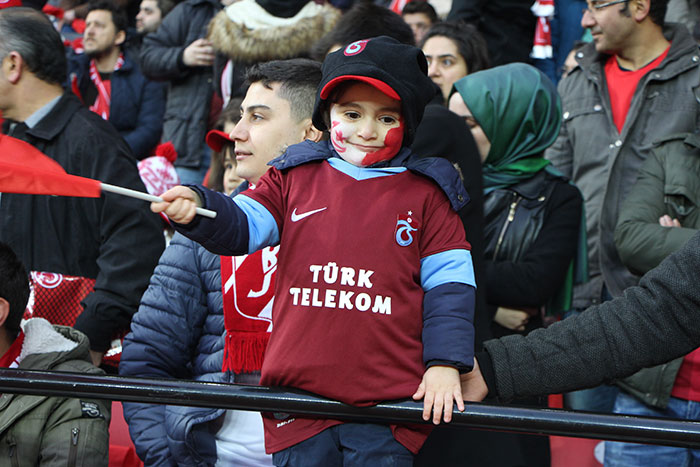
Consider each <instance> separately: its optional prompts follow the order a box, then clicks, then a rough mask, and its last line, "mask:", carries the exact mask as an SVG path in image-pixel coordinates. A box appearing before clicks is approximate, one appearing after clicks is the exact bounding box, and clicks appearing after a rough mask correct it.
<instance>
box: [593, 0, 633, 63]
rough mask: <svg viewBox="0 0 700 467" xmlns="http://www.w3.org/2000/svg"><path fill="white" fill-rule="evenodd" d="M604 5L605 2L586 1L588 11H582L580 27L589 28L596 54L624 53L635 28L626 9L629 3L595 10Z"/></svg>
mask: <svg viewBox="0 0 700 467" xmlns="http://www.w3.org/2000/svg"><path fill="white" fill-rule="evenodd" d="M605 3H607V0H602V1H598V0H588V10H584V13H583V17H582V18H581V26H582V27H584V28H590V30H591V34H592V36H593V42H594V43H595V48H596V50H597V51H598V52H601V53H606V54H620V53H621V52H622V53H624V51H625V49H626V47H627V45H628V39H629V37H630V36H631V34H632V33H633V32H634V29H635V27H636V26H637V23H636V21H635V20H634V18H632V17H631V13H630V11H629V9H628V8H629V3H630V2H626V3H621V4H615V5H610V6H604V7H603V8H600V9H597V8H595V6H596V5H603V4H605Z"/></svg>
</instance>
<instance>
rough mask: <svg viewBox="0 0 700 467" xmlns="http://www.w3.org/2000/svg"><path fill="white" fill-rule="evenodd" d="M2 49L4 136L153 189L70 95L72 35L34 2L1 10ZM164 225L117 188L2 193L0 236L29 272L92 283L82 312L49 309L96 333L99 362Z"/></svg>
mask: <svg viewBox="0 0 700 467" xmlns="http://www.w3.org/2000/svg"><path fill="white" fill-rule="evenodd" d="M0 56H1V57H3V58H2V69H1V70H0V110H1V111H2V113H3V117H5V118H6V120H5V124H4V126H3V133H7V134H9V135H10V136H14V137H17V138H19V139H22V140H23V141H26V142H28V143H30V144H32V145H33V146H35V147H37V148H38V149H39V150H41V151H42V152H43V153H44V154H46V155H47V156H49V157H50V158H52V159H53V160H55V161H56V162H58V163H59V164H60V165H61V166H62V167H63V168H64V169H66V171H67V172H68V173H71V174H73V175H79V176H83V177H88V178H93V179H96V180H100V181H103V182H105V183H110V184H114V185H120V186H124V187H127V188H131V189H134V190H138V191H145V187H144V185H143V182H141V180H140V178H139V175H138V172H137V169H136V164H135V163H134V159H133V157H132V155H131V151H130V149H129V147H128V145H127V144H126V143H125V142H124V140H123V139H122V138H121V137H120V136H119V134H118V133H117V132H116V130H115V129H114V128H113V127H112V125H110V124H109V123H107V122H105V121H104V120H103V119H101V118H100V117H98V116H97V115H95V114H94V113H93V112H90V111H89V110H88V109H87V108H86V107H83V105H81V103H80V101H79V100H78V99H77V98H76V97H75V96H74V95H73V94H72V93H70V92H64V89H63V87H62V86H61V83H63V82H64V81H65V79H66V68H67V67H66V57H65V53H64V48H63V42H62V40H61V37H60V35H59V34H58V32H57V31H56V29H55V28H54V27H53V25H52V24H51V22H50V21H49V20H48V19H47V18H46V16H44V15H43V14H42V13H40V12H37V11H35V10H31V9H28V8H6V9H4V10H0ZM160 222H161V221H160V220H159V219H158V217H157V216H153V215H152V213H150V212H149V211H148V208H147V206H146V205H144V203H143V202H142V201H138V200H133V199H130V198H126V197H124V196H117V195H111V194H105V195H102V196H101V197H100V198H77V197H56V196H43V195H24V194H11V193H3V194H2V199H1V200H0V240H1V241H4V242H6V243H8V244H9V245H10V246H11V247H12V248H13V249H14V250H15V252H16V253H17V255H18V256H19V257H20V259H21V260H22V262H23V263H24V265H25V266H26V267H27V268H28V269H30V270H31V271H39V272H48V273H55V274H63V275H70V276H74V277H73V279H74V280H80V281H81V282H82V283H83V284H85V285H86V286H87V287H86V288H87V290H89V292H87V291H86V292H85V293H86V296H84V297H78V298H77V300H76V301H77V302H78V303H76V306H75V308H74V309H70V310H67V309H66V308H67V307H65V306H64V307H61V308H58V309H57V308H56V307H51V309H50V310H46V311H48V312H51V313H56V314H59V315H62V316H63V315H68V314H70V315H71V316H76V315H79V316H77V320H76V321H75V328H76V329H78V330H79V331H82V332H83V333H85V334H86V335H87V336H88V338H89V339H90V348H91V351H92V352H93V353H92V355H93V359H94V361H95V363H96V364H99V362H100V360H101V358H102V354H103V352H104V351H105V350H106V349H108V348H109V347H110V344H111V341H112V339H114V338H115V337H116V336H117V335H119V333H121V332H123V331H125V330H126V329H128V326H129V322H130V320H131V316H132V314H133V313H134V312H135V311H136V309H137V307H138V299H139V297H140V296H141V294H142V293H143V291H144V290H145V289H146V286H147V285H148V278H149V277H150V276H151V274H152V273H153V268H154V267H155V265H156V264H157V263H158V257H159V256H160V254H161V252H162V251H163V247H164V241H163V233H162V227H161V224H160ZM92 284H94V287H93V286H92ZM53 285H55V284H53ZM93 289H94V290H93ZM61 290H65V289H61V288H59V287H56V288H47V289H46V291H47V292H49V293H54V292H60V291H61ZM68 290H70V289H68ZM63 298H65V297H63ZM35 313H36V309H35Z"/></svg>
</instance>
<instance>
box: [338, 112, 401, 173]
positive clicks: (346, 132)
mask: <svg viewBox="0 0 700 467" xmlns="http://www.w3.org/2000/svg"><path fill="white" fill-rule="evenodd" d="M334 110H335V109H334V108H333V107H332V108H331V131H330V133H331V143H332V144H333V148H335V151H336V152H337V153H338V155H339V156H340V157H341V158H342V159H343V160H345V161H346V162H349V163H351V164H352V165H355V166H358V167H366V166H369V165H372V164H376V163H378V162H382V161H386V160H389V159H391V158H392V157H394V156H395V155H396V154H397V153H398V152H399V150H400V149H401V143H402V142H403V136H404V125H403V121H400V122H399V126H398V127H395V128H389V129H388V130H382V129H381V127H379V128H380V129H378V130H377V138H376V139H372V140H368V141H365V140H363V139H362V138H360V137H359V136H358V135H357V133H358V132H359V131H360V125H361V123H360V122H359V121H358V122H354V121H353V122H348V121H346V120H343V119H341V118H340V115H338V114H337V112H335V111H334ZM351 143H355V144H360V145H363V146H372V147H376V148H377V149H376V150H375V151H366V150H362V149H360V148H358V147H356V146H355V145H353V144H351Z"/></svg>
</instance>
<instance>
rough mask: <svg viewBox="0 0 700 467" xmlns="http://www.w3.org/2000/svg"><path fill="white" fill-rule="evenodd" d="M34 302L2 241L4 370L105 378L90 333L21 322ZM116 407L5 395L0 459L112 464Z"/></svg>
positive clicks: (0, 406) (0, 363)
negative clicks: (92, 351)
mask: <svg viewBox="0 0 700 467" xmlns="http://www.w3.org/2000/svg"><path fill="white" fill-rule="evenodd" d="M28 299H29V281H28V276H27V273H26V271H25V269H24V266H23V265H22V263H21V262H20V261H19V259H18V258H17V256H16V255H15V253H14V252H13V251H12V249H11V248H10V247H9V246H7V245H6V244H5V243H2V242H0V367H1V368H18V369H20V370H43V371H47V370H50V371H67V372H73V373H86V374H93V375H101V374H103V372H102V370H99V369H97V368H95V367H94V366H93V365H92V362H91V361H90V354H89V352H88V349H89V344H88V340H87V338H86V337H85V335H84V334H82V333H80V332H78V331H76V330H74V329H71V328H69V327H65V326H51V324H49V322H48V321H46V320H45V319H43V318H33V319H30V320H27V321H26V322H25V323H24V325H23V326H22V328H20V321H21V320H22V315H23V314H24V309H25V307H26V306H27V301H28ZM109 414H110V403H109V402H108V401H103V400H80V399H71V398H67V397H49V396H33V395H25V394H2V396H0V426H2V431H0V458H2V459H5V461H4V462H3V463H7V465H71V458H72V459H73V465H88V464H89V465H94V466H106V465H107V457H108V456H107V450H108V444H109Z"/></svg>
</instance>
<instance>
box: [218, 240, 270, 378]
mask: <svg viewBox="0 0 700 467" xmlns="http://www.w3.org/2000/svg"><path fill="white" fill-rule="evenodd" d="M278 251H279V246H277V247H274V248H270V247H267V248H264V249H262V250H259V251H256V252H255V253H252V254H250V255H247V256H233V257H231V256H222V257H221V287H222V292H223V300H224V325H225V326H226V341H225V346H224V362H223V366H222V370H223V371H229V370H230V371H233V372H234V373H251V372H254V371H259V370H260V369H261V368H262V362H263V357H264V355H265V348H266V347H267V343H268V341H269V340H270V332H271V331H272V302H273V300H274V298H275V297H274V295H275V275H276V273H277V252H278Z"/></svg>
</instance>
